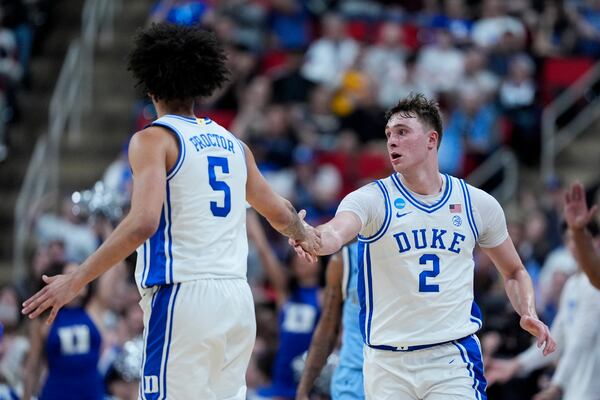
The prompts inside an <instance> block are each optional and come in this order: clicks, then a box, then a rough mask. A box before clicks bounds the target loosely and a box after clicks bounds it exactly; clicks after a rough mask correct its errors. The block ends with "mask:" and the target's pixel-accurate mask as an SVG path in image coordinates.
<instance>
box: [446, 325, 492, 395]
mask: <svg viewBox="0 0 600 400" xmlns="http://www.w3.org/2000/svg"><path fill="white" fill-rule="evenodd" d="M452 344H454V345H455V346H456V348H457V349H458V351H459V352H460V356H461V357H462V360H463V361H464V363H465V364H466V365H467V371H468V372H469V376H470V377H472V378H473V385H472V386H471V387H472V388H473V390H474V391H475V399H477V400H487V395H486V393H485V389H486V386H487V382H486V380H485V377H484V375H483V361H482V359H481V351H480V350H479V345H478V344H477V342H476V340H475V339H474V338H473V335H470V336H467V337H465V338H463V339H460V340H455V341H453V342H452Z"/></svg>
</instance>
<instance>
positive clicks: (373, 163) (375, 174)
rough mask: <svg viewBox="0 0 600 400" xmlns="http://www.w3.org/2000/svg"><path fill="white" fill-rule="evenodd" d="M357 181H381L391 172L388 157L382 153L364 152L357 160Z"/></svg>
mask: <svg viewBox="0 0 600 400" xmlns="http://www.w3.org/2000/svg"><path fill="white" fill-rule="evenodd" d="M357 167H358V178H359V179H381V178H383V177H386V176H388V175H389V174H390V173H391V171H392V166H391V165H390V160H389V158H388V155H387V154H386V153H384V152H376V151H371V150H366V151H364V152H362V153H360V155H359V156H358V160H357Z"/></svg>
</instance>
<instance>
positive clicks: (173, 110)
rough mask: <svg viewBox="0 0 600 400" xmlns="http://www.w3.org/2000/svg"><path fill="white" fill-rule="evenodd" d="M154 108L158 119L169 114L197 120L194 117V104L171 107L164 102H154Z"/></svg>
mask: <svg viewBox="0 0 600 400" xmlns="http://www.w3.org/2000/svg"><path fill="white" fill-rule="evenodd" d="M153 103H154V108H155V109H156V116H157V117H158V118H160V117H163V116H165V115H168V114H174V115H182V116H185V117H192V118H195V115H194V103H191V104H189V105H183V104H182V105H180V106H170V105H169V104H166V103H164V102H162V101H153Z"/></svg>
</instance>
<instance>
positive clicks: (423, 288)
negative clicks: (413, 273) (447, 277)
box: [419, 254, 440, 292]
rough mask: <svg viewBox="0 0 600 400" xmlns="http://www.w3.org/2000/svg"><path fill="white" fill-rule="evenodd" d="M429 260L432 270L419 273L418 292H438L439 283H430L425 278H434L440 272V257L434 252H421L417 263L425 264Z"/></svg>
mask: <svg viewBox="0 0 600 400" xmlns="http://www.w3.org/2000/svg"><path fill="white" fill-rule="evenodd" d="M430 261H431V264H432V265H433V271H430V270H425V271H421V273H420V274H419V292H439V291H440V285H432V284H428V283H427V278H434V277H436V276H438V275H439V274H440V258H439V257H438V256H436V255H435V254H423V255H422V256H421V258H419V264H421V265H427V263H428V262H430Z"/></svg>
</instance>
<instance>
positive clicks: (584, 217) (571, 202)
mask: <svg viewBox="0 0 600 400" xmlns="http://www.w3.org/2000/svg"><path fill="white" fill-rule="evenodd" d="M596 211H598V205H594V206H592V208H588V205H587V201H586V198H585V191H584V189H583V185H582V184H581V183H575V184H573V186H572V187H571V190H569V191H568V192H567V194H566V198H565V206H564V215H565V221H566V223H567V224H568V226H569V229H570V230H571V234H572V235H573V243H574V245H575V247H574V251H573V254H574V256H575V258H576V259H577V262H578V264H579V265H580V266H581V269H582V270H583V271H584V272H585V273H586V275H587V276H588V278H589V279H590V283H591V284H592V285H594V286H595V287H596V288H597V289H600V255H598V252H597V251H596V249H595V248H594V243H593V240H592V235H591V234H590V232H589V231H588V230H587V229H586V226H587V225H588V224H589V223H590V222H591V221H592V220H593V218H594V215H595V214H596Z"/></svg>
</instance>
